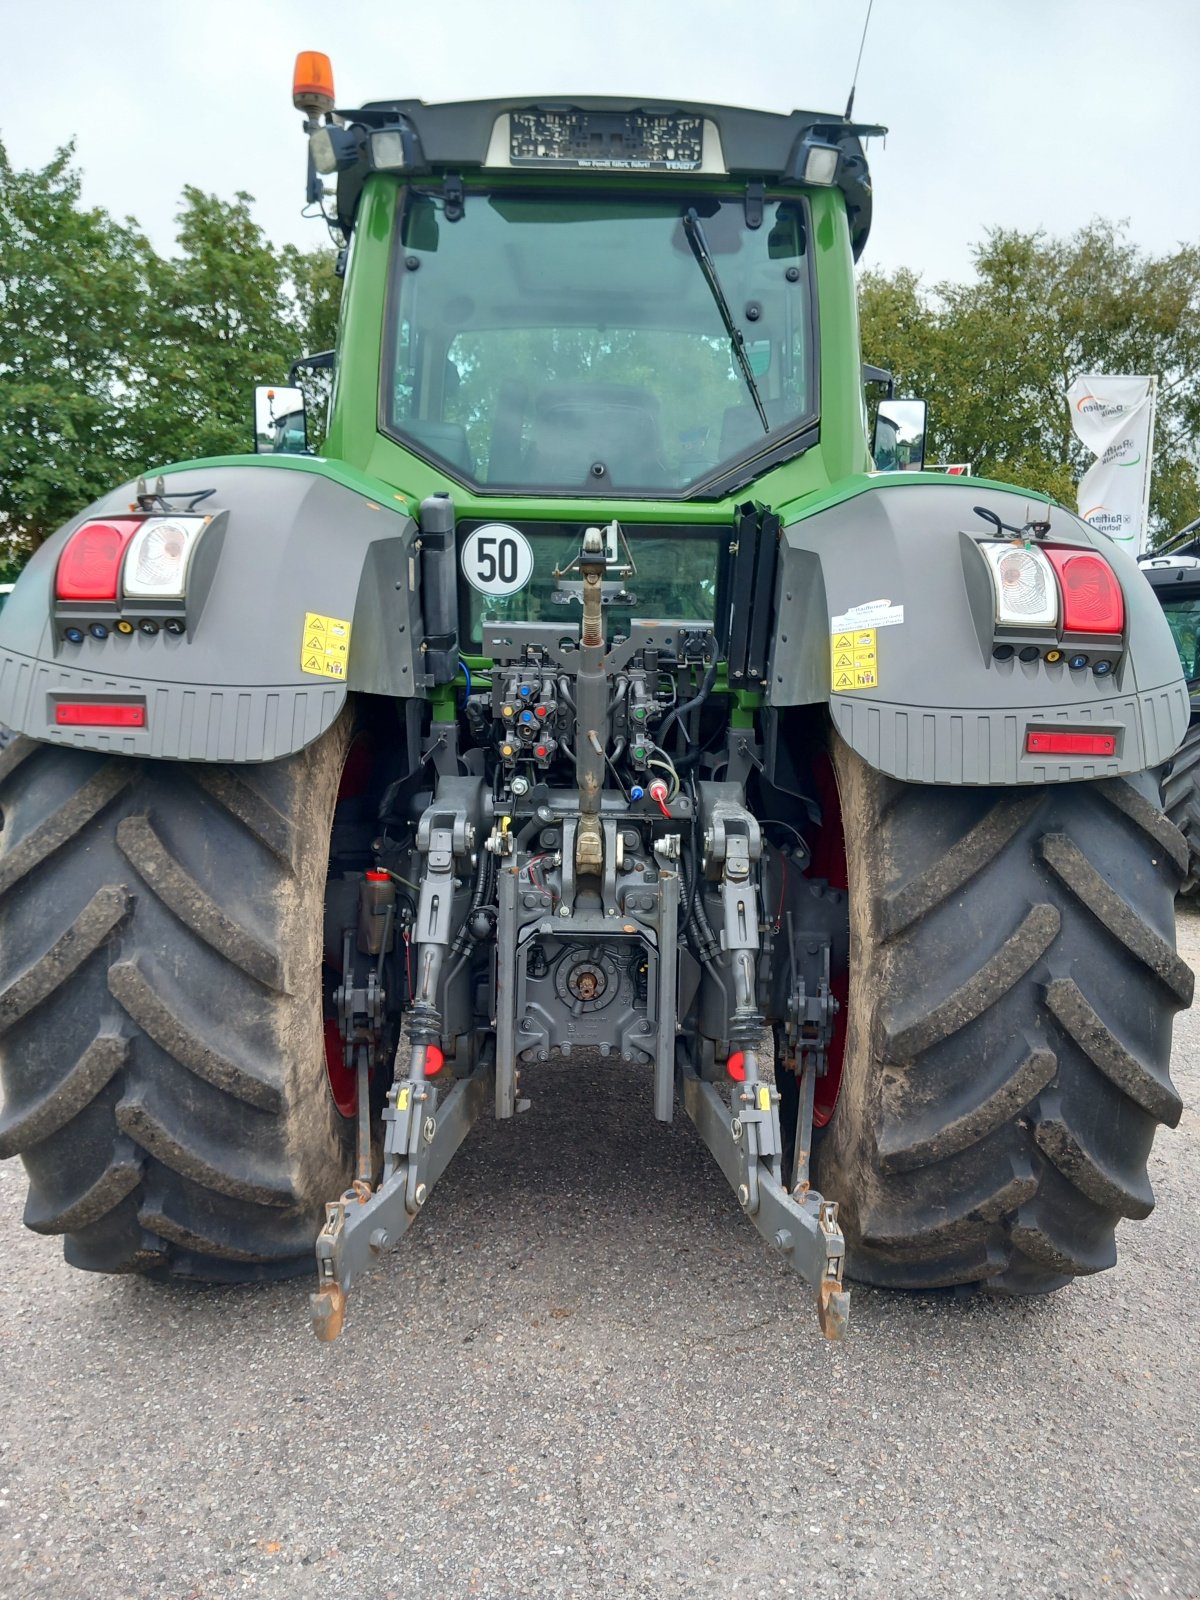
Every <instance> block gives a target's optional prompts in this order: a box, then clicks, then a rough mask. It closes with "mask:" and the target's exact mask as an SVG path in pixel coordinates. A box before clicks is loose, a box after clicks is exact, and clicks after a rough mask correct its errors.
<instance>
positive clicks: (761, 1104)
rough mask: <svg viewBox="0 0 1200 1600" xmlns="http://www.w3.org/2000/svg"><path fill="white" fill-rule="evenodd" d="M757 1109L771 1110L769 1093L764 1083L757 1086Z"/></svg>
mask: <svg viewBox="0 0 1200 1600" xmlns="http://www.w3.org/2000/svg"><path fill="white" fill-rule="evenodd" d="M758 1109H759V1110H760V1111H770V1109H771V1091H770V1089H768V1088H767V1086H766V1084H765V1083H760V1084H759V1086H758Z"/></svg>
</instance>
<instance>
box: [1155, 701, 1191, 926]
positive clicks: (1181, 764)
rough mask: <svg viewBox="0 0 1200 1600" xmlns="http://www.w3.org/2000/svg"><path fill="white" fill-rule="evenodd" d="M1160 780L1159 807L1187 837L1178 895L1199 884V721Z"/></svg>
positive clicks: (1189, 731)
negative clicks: (1186, 864)
mask: <svg viewBox="0 0 1200 1600" xmlns="http://www.w3.org/2000/svg"><path fill="white" fill-rule="evenodd" d="M1164 771H1165V776H1164V778H1163V780H1162V803H1163V810H1164V811H1165V812H1166V813H1167V815H1168V817H1170V819H1171V821H1172V822H1173V823H1174V824H1175V826H1176V827H1177V828H1178V829H1179V831H1180V833H1182V834H1183V837H1184V838H1185V839H1186V840H1187V847H1188V866H1187V875H1186V876H1185V878H1184V880H1183V884H1182V886H1181V887H1180V890H1179V892H1180V894H1185V895H1192V894H1195V892H1196V885H1197V883H1200V722H1193V723H1192V725H1191V726H1190V727H1189V728H1188V731H1187V734H1186V736H1185V738H1184V741H1183V743H1182V744H1181V745H1180V747H1179V749H1178V750H1177V751H1176V752H1175V754H1174V756H1173V757H1172V758H1171V760H1170V761H1169V762H1168V763H1167V765H1166V768H1165V769H1164Z"/></svg>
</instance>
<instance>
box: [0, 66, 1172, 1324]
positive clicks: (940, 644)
mask: <svg viewBox="0 0 1200 1600" xmlns="http://www.w3.org/2000/svg"><path fill="white" fill-rule="evenodd" d="M295 99H296V103H297V105H298V106H299V107H301V109H303V111H304V112H305V117H306V121H305V128H306V132H307V134H308V138H309V148H310V179H309V192H310V197H311V198H313V199H321V200H323V199H324V198H326V196H331V197H332V198H333V204H334V213H333V216H332V219H331V220H332V221H333V222H334V224H335V226H336V228H337V229H338V232H339V235H340V237H341V238H342V239H343V240H344V241H345V243H346V253H345V255H344V257H343V260H344V265H345V286H344V297H343V311H342V327H341V333H340V338H339V345H338V349H337V352H336V354H335V355H334V354H325V353H322V354H320V355H318V356H316V357H315V358H309V359H310V360H312V362H313V364H316V365H329V364H333V365H334V368H335V370H334V382H333V390H332V399H331V403H330V411H329V418H328V429H327V435H326V440H325V444H324V447H323V453H322V454H321V455H320V456H315V455H312V454H309V453H307V451H305V450H304V449H303V438H304V429H303V427H302V426H301V425H300V423H299V422H297V421H296V419H297V417H298V415H299V405H300V398H301V397H299V396H296V395H289V394H287V393H286V392H284V391H272V392H271V394H270V395H269V396H268V400H269V410H268V412H267V413H266V414H265V415H264V417H263V419H261V420H260V423H259V426H258V428H257V437H258V439H259V441H260V448H261V453H260V454H254V455H246V456H239V457H225V458H220V459H210V460H199V461H189V462H182V463H175V464H172V465H168V466H155V465H154V464H150V463H147V467H148V469H152V470H148V472H147V474H146V476H145V477H144V478H143V479H141V480H140V481H137V482H134V483H131V484H126V485H123V486H120V487H118V488H116V489H114V491H113V492H112V494H110V495H108V496H107V497H105V498H104V499H102V500H100V501H98V502H97V503H96V504H94V505H92V506H90V507H88V508H87V509H86V510H84V511H81V513H80V514H79V516H78V517H76V518H75V519H74V520H73V521H72V522H71V523H70V524H68V525H67V526H66V527H65V528H63V529H62V530H60V531H59V532H58V533H57V534H55V535H54V536H53V537H52V538H51V539H49V540H48V541H47V542H46V544H45V545H44V546H43V547H42V548H41V549H40V550H39V551H38V552H37V554H36V555H35V557H34V558H33V560H32V561H31V562H30V564H29V567H28V568H27V570H26V572H25V573H24V575H23V576H22V578H21V580H20V582H19V583H18V585H17V587H16V591H15V593H14V595H13V596H12V598H11V600H10V602H9V604H8V606H7V608H6V610H5V612H4V616H3V618H2V620H0V721H2V722H5V723H8V724H10V725H11V726H13V727H14V728H16V729H18V730H19V731H20V732H21V734H22V735H24V737H22V738H20V739H18V740H16V741H15V742H14V743H13V744H12V745H11V746H10V748H9V749H8V750H6V751H5V752H4V753H3V755H2V756H0V806H2V808H3V815H4V826H3V831H2V832H0V1071H2V1074H3V1085H4V1093H5V1106H4V1111H3V1117H2V1120H0V1152H2V1153H3V1154H5V1155H11V1154H19V1155H20V1156H21V1157H22V1159H23V1161H24V1163H25V1166H26V1169H27V1172H28V1175H29V1199H28V1203H27V1207H26V1222H27V1223H28V1225H29V1226H30V1227H32V1228H35V1229H37V1230H39V1231H42V1232H46V1233H58V1234H62V1235H64V1237H65V1250H66V1254H67V1259H68V1260H69V1261H71V1262H72V1263H74V1264H75V1265H77V1266H80V1267H85V1268H89V1269H93V1270H99V1271H105V1272H142V1273H148V1274H152V1275H158V1276H164V1277H169V1276H184V1277H196V1278H202V1279H209V1280H216V1281H242V1280H248V1279H257V1278H268V1277H276V1276H284V1275H288V1274H292V1273H295V1272H298V1271H304V1270H311V1268H312V1265H313V1260H314V1246H315V1265H316V1274H317V1281H316V1292H315V1294H314V1298H313V1316H314V1324H315V1327H316V1331H317V1332H318V1334H319V1335H320V1336H321V1337H322V1338H326V1339H328V1338H332V1337H334V1336H336V1334H337V1332H338V1331H339V1329H340V1327H341V1325H342V1320H343V1316H344V1313H345V1308H346V1298H347V1294H348V1292H349V1290H350V1287H351V1284H352V1281H353V1280H354V1278H355V1277H356V1276H357V1275H358V1274H360V1273H361V1272H362V1271H364V1270H365V1269H366V1268H368V1267H369V1265H370V1264H371V1263H372V1262H373V1261H374V1260H375V1259H377V1258H378V1256H379V1255H380V1254H381V1252H383V1251H384V1250H386V1249H388V1248H389V1247H390V1246H391V1245H393V1244H394V1243H395V1242H396V1240H397V1239H398V1238H399V1237H400V1236H401V1235H402V1234H403V1233H404V1232H405V1230H406V1229H407V1228H408V1227H409V1225H410V1224H411V1223H412V1222H413V1221H414V1219H416V1218H417V1217H418V1216H419V1213H420V1211H421V1209H422V1207H423V1206H424V1205H425V1204H426V1203H427V1201H428V1198H429V1196H430V1194H431V1192H432V1190H433V1188H434V1185H435V1184H436V1182H437V1180H438V1178H439V1177H440V1175H441V1173H442V1172H443V1171H444V1170H445V1168H446V1166H447V1164H448V1163H449V1161H450V1160H451V1158H452V1157H453V1154H454V1152H455V1150H456V1149H457V1148H458V1146H459V1144H460V1143H461V1141H462V1139H463V1138H464V1137H465V1136H466V1134H467V1133H468V1131H469V1129H470V1127H471V1125H472V1123H473V1122H474V1121H475V1119H476V1118H477V1117H478V1116H479V1115H481V1114H483V1113H485V1112H488V1113H491V1114H493V1115H495V1116H497V1117H500V1118H508V1117H512V1116H513V1115H514V1113H515V1112H516V1111H517V1110H518V1109H519V1108H521V1107H522V1106H523V1105H524V1103H525V1102H526V1101H527V1100H532V1101H533V1102H534V1104H535V1105H536V1096H537V1092H538V1088H539V1078H540V1072H541V1069H542V1066H543V1063H545V1062H547V1061H548V1060H550V1059H551V1058H554V1059H560V1060H561V1059H566V1060H570V1059H572V1058H575V1057H577V1056H578V1054H579V1053H580V1052H583V1051H586V1052H590V1053H598V1054H599V1056H600V1057H601V1058H603V1059H608V1060H610V1061H612V1062H613V1063H614V1066H615V1065H616V1064H617V1063H624V1064H625V1070H629V1068H630V1067H631V1066H632V1067H633V1068H635V1069H636V1070H637V1071H639V1072H640V1073H642V1074H643V1075H644V1079H645V1084H646V1096H645V1098H646V1104H647V1107H648V1112H649V1114H652V1115H653V1116H654V1117H656V1118H657V1119H659V1120H661V1121H664V1122H665V1121H670V1120H671V1119H672V1118H673V1117H674V1116H675V1115H676V1114H677V1111H679V1110H680V1109H682V1110H684V1111H686V1112H687V1114H688V1115H689V1116H690V1117H691V1118H692V1120H693V1121H694V1123H695V1125H696V1127H697V1129H698V1130H699V1133H700V1135H701V1137H702V1138H703V1140H704V1141H705V1143H706V1144H707V1145H708V1146H709V1148H710V1149H711V1151H712V1153H713V1155H714V1157H715V1159H716V1160H717V1162H718V1163H719V1165H720V1167H721V1169H722V1171H723V1172H724V1173H725V1175H726V1177H727V1178H728V1181H729V1183H730V1186H731V1189H732V1190H733V1192H734V1194H735V1195H736V1197H737V1201H738V1203H739V1205H740V1206H741V1208H742V1210H743V1211H744V1213H745V1215H746V1217H747V1218H748V1219H749V1221H750V1222H752V1223H753V1225H754V1226H755V1227H756V1228H757V1229H758V1230H759V1232H760V1233H761V1234H762V1235H763V1237H764V1239H765V1241H766V1242H767V1244H768V1245H769V1247H770V1248H771V1249H772V1250H773V1251H774V1252H775V1253H776V1254H777V1255H778V1257H779V1258H780V1259H781V1260H782V1261H784V1262H786V1263H787V1264H788V1265H789V1266H791V1267H792V1268H793V1269H794V1270H795V1271H796V1273H797V1274H798V1275H799V1277H800V1278H801V1279H802V1280H803V1282H804V1283H805V1284H806V1285H807V1286H808V1289H809V1291H810V1292H811V1295H812V1298H813V1301H814V1303H815V1306H816V1308H817V1310H818V1313H819V1316H820V1320H821V1324H822V1326H823V1328H824V1331H825V1332H826V1334H827V1335H829V1336H831V1337H836V1336H838V1335H839V1334H840V1333H841V1332H842V1330H843V1328H844V1327H845V1324H846V1317H847V1309H848V1291H847V1289H846V1288H845V1284H844V1278H845V1277H848V1276H852V1277H854V1278H856V1279H858V1280H859V1281H861V1282H865V1283H871V1284H877V1285H884V1286H895V1287H905V1288H926V1287H930V1286H935V1285H951V1284H962V1285H981V1286H983V1287H985V1288H987V1289H989V1290H990V1291H992V1292H993V1293H998V1294H1028V1293H1039V1292H1043V1291H1046V1290H1050V1289H1054V1288H1057V1287H1058V1286H1060V1285H1062V1284H1064V1283H1066V1282H1068V1281H1069V1280H1070V1279H1071V1278H1073V1277H1075V1276H1077V1275H1079V1274H1082V1273H1090V1272H1095V1271H1097V1270H1099V1269H1101V1268H1104V1267H1107V1266H1110V1265H1111V1264H1112V1263H1113V1261H1114V1260H1115V1244H1114V1230H1115V1226H1116V1224H1117V1222H1118V1221H1120V1220H1121V1219H1122V1218H1124V1217H1143V1216H1145V1215H1146V1214H1147V1213H1148V1212H1149V1210H1150V1209H1151V1206H1152V1205H1153V1196H1152V1194H1151V1190H1150V1185H1149V1181H1148V1178H1147V1173H1146V1160H1147V1155H1148V1153H1149V1150H1150V1146H1151V1141H1152V1139H1153V1137H1154V1133H1155V1130H1156V1128H1157V1126H1158V1124H1159V1123H1162V1122H1166V1123H1168V1124H1171V1125H1173V1124H1174V1123H1175V1122H1176V1121H1177V1120H1178V1118H1179V1115H1180V1102H1179V1098H1178V1095H1177V1094H1176V1091H1175V1089H1174V1087H1173V1085H1172V1083H1171V1079H1170V1076H1169V1071H1168V1064H1169V1056H1170V1033H1171V1017H1172V1014H1173V1013H1174V1012H1175V1011H1176V1010H1178V1009H1179V1008H1180V1007H1181V1006H1186V1005H1187V1004H1188V1003H1189V1002H1190V1000H1191V993H1192V978H1191V973H1190V971H1189V969H1188V968H1187V967H1186V966H1185V965H1184V964H1183V962H1182V961H1180V959H1179V958H1178V957H1177V955H1176V954H1175V949H1174V925H1173V897H1174V893H1175V890H1176V888H1177V887H1178V885H1179V882H1180V881H1181V878H1182V876H1183V873H1184V871H1185V869H1186V866H1187V855H1186V847H1185V845H1184V842H1183V839H1182V837H1181V836H1180V834H1179V831H1178V830H1177V829H1176V828H1175V827H1174V826H1173V825H1172V824H1171V823H1170V822H1169V821H1168V820H1167V819H1166V818H1165V817H1164V816H1163V814H1162V812H1161V810H1160V808H1159V805H1158V802H1157V794H1156V788H1155V783H1154V781H1153V779H1152V778H1150V777H1148V776H1147V775H1146V769H1147V768H1152V767H1156V766H1158V765H1160V764H1161V763H1163V762H1164V761H1166V760H1167V759H1168V757H1169V756H1170V755H1171V753H1172V751H1173V750H1174V749H1175V747H1176V746H1177V744H1178V743H1179V741H1180V739H1181V738H1182V737H1183V734H1184V731H1185V729H1186V727H1187V721H1188V697H1187V692H1186V688H1185V685H1184V683H1183V680H1182V677H1181V675H1180V671H1179V663H1178V659H1177V656H1176V653H1175V649H1174V647H1173V644H1172V639H1171V634H1170V630H1169V628H1168V627H1167V625H1166V623H1165V622H1164V620H1163V617H1162V615H1161V613H1160V610H1159V608H1158V606H1157V604H1156V603H1155V600H1154V597H1153V595H1152V594H1151V593H1150V591H1149V590H1148V589H1147V587H1146V585H1145V584H1143V583H1142V582H1141V580H1140V578H1139V577H1138V574H1137V571H1136V568H1135V566H1134V565H1133V563H1132V562H1130V561H1128V560H1127V559H1126V558H1125V557H1124V556H1123V555H1122V554H1121V553H1120V552H1119V551H1117V550H1115V549H1114V548H1113V547H1112V546H1110V545H1109V543H1108V541H1107V540H1104V539H1103V538H1102V537H1100V536H1098V535H1095V534H1094V533H1093V532H1092V531H1091V530H1090V529H1089V528H1088V527H1087V525H1086V524H1084V523H1082V522H1081V521H1080V520H1079V519H1078V518H1077V517H1075V516H1074V515H1073V514H1072V513H1070V512H1069V511H1066V510H1064V509H1063V508H1062V507H1059V506H1052V505H1047V504H1045V503H1043V502H1042V501H1040V500H1038V499H1037V498H1036V497H1033V496H1029V495H1026V494H1024V493H1022V492H1021V491H1019V490H1017V489H1014V488H1010V487H1008V486H1005V485H1002V484H997V483H987V482H981V481H979V480H972V479H968V478H963V477H950V476H942V475H933V474H927V473H922V472H920V471H892V472H880V471H876V470H875V469H874V467H873V463H872V454H871V449H870V446H869V441H868V439H867V436H866V431H865V430H866V423H865V407H864V403H863V372H862V369H861V364H860V363H861V358H860V353H859V347H858V337H857V327H856V321H855V300H854V276H853V264H854V260H855V258H856V257H857V255H858V254H859V252H860V251H861V250H862V248H863V245H864V243H865V241H866V238H867V233H868V230H869V226H870V215H871V187H870V180H869V175H868V170H867V162H866V157H865V154H864V149H863V141H864V139H865V138H866V137H867V136H869V135H871V134H874V133H878V132H881V131H882V130H879V129H873V128H869V127H864V126H859V125H856V124H852V123H850V122H848V121H846V120H845V119H843V118H839V117H836V116H825V115H820V114H815V113H809V112H794V113H792V114H790V115H787V116H780V115H772V114H767V113H762V112H756V111H748V110H737V109H733V108H729V107H723V106H712V105H697V104H688V103H676V102H672V103H669V104H666V103H664V104H654V105H650V104H646V103H644V102H641V101H633V100H617V99H589V98H567V99H556V100H554V101H553V102H534V103H531V102H527V101H518V100H504V101H499V100H497V101H480V102H472V103H464V104H451V105H425V104H423V103H421V102H417V101H386V102H376V103H373V104H370V105H366V106H362V107H359V108H357V109H352V110H351V109H344V110H342V111H341V112H340V113H338V114H336V115H335V114H334V112H333V105H334V101H333V90H332V80H331V77H330V75H329V71H328V63H327V62H326V61H325V59H324V58H323V57H319V56H302V57H301V58H300V61H299V62H298V72H297V81H296V91H295ZM326 178H327V179H328V180H329V187H328V188H327V187H326V183H325V180H326ZM279 417H283V418H285V419H287V424H288V425H287V427H286V428H280V427H278V426H275V425H274V419H277V418H279ZM889 417H890V419H891V421H890V424H888V427H889V428H890V434H889V438H890V449H891V459H893V460H895V461H897V462H899V461H901V460H903V462H904V463H905V465H906V466H907V467H909V468H913V467H918V468H919V467H920V465H921V459H922V448H923V424H922V418H921V415H920V412H919V411H916V410H913V409H912V408H908V409H907V410H906V409H905V408H904V407H903V406H899V405H896V406H893V407H889V408H888V409H887V411H886V413H885V422H886V419H887V418H889ZM310 426H311V424H310ZM587 1115H588V1108H587V1106H586V1105H580V1107H579V1116H580V1117H581V1118H585V1117H586V1116H587Z"/></svg>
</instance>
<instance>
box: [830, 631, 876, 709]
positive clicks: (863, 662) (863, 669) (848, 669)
mask: <svg viewBox="0 0 1200 1600" xmlns="http://www.w3.org/2000/svg"><path fill="white" fill-rule="evenodd" d="M829 670H830V676H831V679H832V682H833V692H834V694H849V693H850V692H851V691H852V690H854V689H878V687H879V650H878V646H877V645H876V642H875V629H874V628H858V629H856V630H855V631H854V632H853V633H831V634H830V635H829Z"/></svg>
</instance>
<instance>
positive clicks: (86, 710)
mask: <svg viewBox="0 0 1200 1600" xmlns="http://www.w3.org/2000/svg"><path fill="white" fill-rule="evenodd" d="M54 720H55V722H56V723H57V724H58V726H59V727H60V728H144V727H145V726H146V708H145V706H130V705H110V704H107V703H106V702H104V701H102V700H85V701H79V702H74V701H70V702H67V703H65V704H63V705H57V706H55V708H54Z"/></svg>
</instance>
